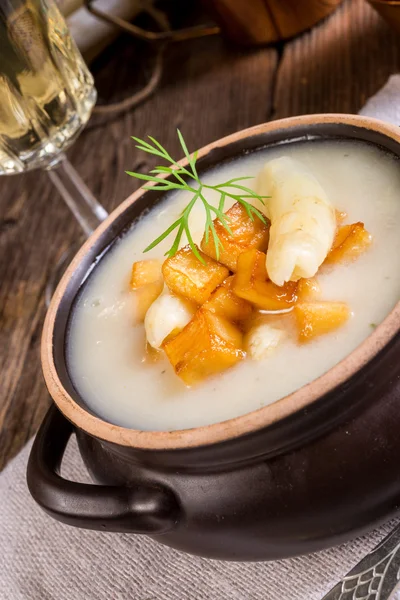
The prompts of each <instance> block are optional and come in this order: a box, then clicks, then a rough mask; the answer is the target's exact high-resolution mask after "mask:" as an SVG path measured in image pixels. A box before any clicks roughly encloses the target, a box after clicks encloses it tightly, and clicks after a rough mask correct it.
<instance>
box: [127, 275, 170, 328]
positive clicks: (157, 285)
mask: <svg viewBox="0 0 400 600" xmlns="http://www.w3.org/2000/svg"><path fill="white" fill-rule="evenodd" d="M163 288H164V282H163V280H162V278H161V281H155V282H154V283H148V284H147V285H142V287H139V288H137V289H135V290H133V291H132V295H133V301H134V321H135V323H143V321H144V318H145V316H146V313H147V311H148V310H149V308H150V306H151V305H152V304H153V302H154V301H155V300H157V298H158V296H159V295H160V294H161V292H162V291H163Z"/></svg>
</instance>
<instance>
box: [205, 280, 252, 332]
mask: <svg viewBox="0 0 400 600" xmlns="http://www.w3.org/2000/svg"><path fill="white" fill-rule="evenodd" d="M228 279H229V278H228ZM226 281H227V280H226ZM203 308H205V309H207V310H209V311H211V312H212V313H215V314H216V315H220V316H221V317H224V318H225V319H228V321H233V322H234V323H235V322H237V321H244V320H246V319H248V318H249V317H250V316H251V313H252V311H253V308H252V306H251V304H250V303H249V302H247V301H246V300H243V299H242V298H238V296H236V294H234V293H233V292H232V291H231V290H230V289H229V287H227V285H226V284H225V285H224V283H222V285H220V286H219V287H217V289H216V290H214V291H213V293H212V294H211V296H210V298H209V300H207V302H205V303H204V304H203Z"/></svg>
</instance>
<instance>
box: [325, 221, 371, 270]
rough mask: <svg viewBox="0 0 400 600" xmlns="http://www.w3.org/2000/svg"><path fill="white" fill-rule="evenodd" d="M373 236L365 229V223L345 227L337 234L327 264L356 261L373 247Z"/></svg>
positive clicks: (326, 260) (340, 228)
mask: <svg viewBox="0 0 400 600" xmlns="http://www.w3.org/2000/svg"><path fill="white" fill-rule="evenodd" d="M371 242H372V236H371V234H370V233H368V231H367V230H366V229H365V227H364V223H361V222H358V223H352V224H351V225H343V226H342V227H339V229H338V230H337V232H336V236H335V239H334V241H333V244H332V248H331V250H330V252H329V254H328V256H327V257H326V259H325V264H328V265H329V264H336V263H338V262H342V261H345V260H348V261H351V260H355V259H356V258H358V257H359V256H360V254H362V253H363V252H365V251H366V250H367V249H368V247H369V246H370V245H371Z"/></svg>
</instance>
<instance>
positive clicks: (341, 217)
mask: <svg viewBox="0 0 400 600" xmlns="http://www.w3.org/2000/svg"><path fill="white" fill-rule="evenodd" d="M335 213H336V223H338V224H339V225H341V224H342V223H343V221H344V220H345V219H346V217H347V213H346V212H344V210H337V209H336V211H335Z"/></svg>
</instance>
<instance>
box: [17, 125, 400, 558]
mask: <svg viewBox="0 0 400 600" xmlns="http://www.w3.org/2000/svg"><path fill="white" fill-rule="evenodd" d="M313 138H317V139H320V138H327V139H329V138H335V139H338V138H339V139H345V140H364V141H367V142H369V143H370V144H374V145H378V146H380V147H381V148H384V149H386V150H387V151H388V152H390V153H392V154H394V155H396V156H398V157H400V133H399V131H398V128H395V127H392V126H389V125H386V124H384V123H380V122H378V121H375V120H371V119H367V118H362V117H356V116H348V115H313V116H304V117H295V118H290V119H285V120H281V121H274V122H271V123H267V124H264V125H259V126H256V127H253V128H251V129H247V130H245V131H242V132H239V133H236V134H234V135H231V136H228V137H226V138H224V139H222V140H219V141H217V142H215V143H213V144H210V145H209V146H207V147H205V148H203V149H202V150H201V151H200V152H199V158H198V170H199V172H200V173H201V172H202V171H204V170H207V169H209V168H211V167H213V166H215V165H217V164H218V163H220V162H222V161H225V160H227V159H231V158H233V157H239V156H240V155H243V154H244V153H248V152H250V151H253V150H256V149H258V148H260V147H265V146H267V147H268V146H269V145H273V144H277V143H281V144H290V143H291V142H293V141H294V140H296V141H297V140H299V139H300V140H301V139H305V140H312V139H313ZM309 143H312V141H310V142H309ZM161 199H162V195H161V192H157V191H144V190H143V189H139V190H138V191H137V192H135V193H134V194H133V195H132V196H131V197H129V198H128V199H127V200H126V201H125V202H123V203H122V204H121V205H120V206H119V207H118V208H117V209H116V210H115V211H114V212H113V213H112V214H111V215H110V216H109V217H108V219H107V220H106V221H105V222H104V223H103V224H102V225H101V226H100V227H99V228H98V229H97V230H96V231H95V233H94V234H93V235H92V236H91V237H90V238H89V239H88V241H87V242H86V243H85V244H84V246H83V247H82V248H81V250H80V251H79V253H78V254H77V255H76V257H75V258H74V260H73V262H72V263H71V265H70V266H69V268H68V270H67V272H66V273H65V275H64V277H63V279H62V281H61V283H60V284H59V286H58V288H57V291H56V293H55V295H54V298H53V300H52V303H51V306H50V308H49V311H48V314H47V317H46V322H45V326H44V332H43V341H42V363H43V372H44V376H45V380H46V384H47V387H48V390H49V392H50V395H51V397H52V398H53V400H54V405H53V406H52V408H51V409H50V411H49V413H48V414H47V416H46V418H45V420H44V422H43V424H42V426H41V429H40V430H39V433H38V435H37V437H36V441H35V443H34V446H33V449H32V453H31V456H30V460H29V465H28V485H29V488H30V491H31V494H32V495H33V497H34V499H35V500H36V501H37V502H38V503H39V504H40V505H41V507H42V508H43V509H44V510H45V511H46V512H47V513H48V514H49V515H51V516H52V517H54V518H55V519H58V520H60V521H62V522H64V523H67V524H69V525H75V526H78V527H84V528H89V529H98V530H106V531H117V532H131V533H136V534H146V535H150V536H152V537H154V539H156V540H157V541H159V542H161V543H163V544H166V545H169V546H172V547H174V548H177V549H179V550H182V551H185V552H189V553H193V554H198V555H201V556H205V557H209V558H217V559H226V560H268V559H277V558H282V557H288V556H292V555H296V554H301V553H307V552H313V551H316V550H320V549H322V548H326V547H328V546H332V545H334V544H337V543H339V542H343V541H345V540H348V539H350V538H352V537H354V536H356V535H359V534H362V533H363V532H365V531H367V530H369V529H371V528H372V527H374V526H376V525H378V524H379V523H381V522H382V521H384V520H387V519H388V518H390V517H392V516H393V515H395V514H396V513H397V512H398V510H399V506H400V469H399V464H398V457H399V456H400V435H399V431H398V429H399V428H398V422H399V411H400V337H399V326H400V319H399V316H400V306H399V305H397V306H396V307H395V308H394V309H393V310H392V312H391V313H390V314H389V315H388V316H387V317H386V319H385V320H384V321H383V322H382V323H381V324H380V325H379V326H378V327H377V328H376V329H375V330H373V331H372V332H371V335H370V336H369V337H368V338H367V339H366V340H365V341H364V342H363V343H362V344H361V345H360V346H358V347H357V348H356V350H354V351H353V352H352V353H351V354H350V355H349V356H348V357H347V358H345V359H344V360H342V361H341V362H339V363H338V364H337V365H336V366H334V367H333V368H332V369H330V370H329V371H328V372H327V373H325V374H324V375H322V376H321V377H319V378H318V379H316V380H314V381H313V382H312V383H310V384H308V385H306V386H304V387H302V388H300V389H299V390H297V391H295V392H294V393H292V394H290V395H288V396H286V397H284V398H282V399H281V400H279V401H277V402H274V403H273V404H270V405H268V406H265V407H263V408H260V409H258V410H256V411H253V412H250V413H248V414H245V415H243V416H240V417H237V418H233V419H230V420H227V421H224V422H221V423H217V424H213V425H208V426H204V427H198V428H193V429H187V430H181V431H139V430H134V429H127V428H123V427H119V426H116V425H113V424H110V423H108V422H106V421H105V420H103V419H101V418H100V417H98V416H97V415H96V414H94V413H93V412H92V411H91V410H90V409H89V408H88V407H87V406H86V405H85V400H84V398H82V397H80V396H79V394H78V393H77V391H76V389H75V388H74V385H73V383H72V381H71V378H70V375H69V372H68V370H67V366H66V359H65V344H66V332H67V325H68V319H69V316H70V313H71V310H72V308H73V305H74V300H75V298H76V296H77V294H78V292H79V290H80V289H81V286H82V285H84V281H85V278H86V277H87V276H88V273H89V272H90V271H91V270H93V269H96V267H97V265H98V263H99V261H101V257H102V256H103V255H104V253H106V252H107V251H108V249H109V248H110V246H111V245H112V243H113V241H115V240H116V239H117V238H118V237H119V236H120V235H121V233H122V232H123V231H124V230H126V228H127V227H129V226H130V225H131V224H132V222H133V221H134V220H135V219H137V218H138V217H139V216H140V215H141V214H142V213H143V211H144V210H148V209H149V207H151V206H153V205H155V204H157V203H158V202H159V201H160V200H161ZM399 201H400V199H399ZM73 432H74V433H76V436H77V440H78V444H79V449H80V452H81V455H82V457H83V460H84V462H85V464H86V466H87V469H88V471H89V473H90V475H91V477H92V479H93V482H94V483H93V485H88V484H81V483H76V482H72V481H67V480H65V479H63V478H62V477H61V476H60V474H59V466H60V464H61V461H62V457H63V453H64V450H65V448H66V445H67V442H68V439H69V437H70V435H71V434H72V433H73Z"/></svg>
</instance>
